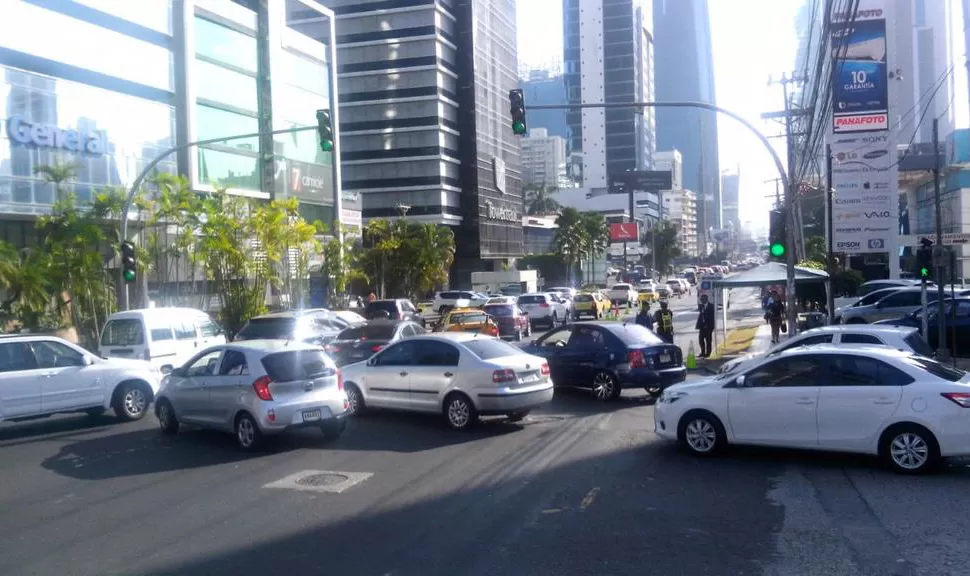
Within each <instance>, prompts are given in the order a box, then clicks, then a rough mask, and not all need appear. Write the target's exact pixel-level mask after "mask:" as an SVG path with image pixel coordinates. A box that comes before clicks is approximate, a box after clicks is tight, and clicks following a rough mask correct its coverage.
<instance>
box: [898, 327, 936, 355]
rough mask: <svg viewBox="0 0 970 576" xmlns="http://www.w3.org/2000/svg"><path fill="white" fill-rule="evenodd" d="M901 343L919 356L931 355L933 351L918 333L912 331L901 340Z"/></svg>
mask: <svg viewBox="0 0 970 576" xmlns="http://www.w3.org/2000/svg"><path fill="white" fill-rule="evenodd" d="M903 342H905V343H906V345H907V346H909V347H910V348H912V349H913V352H916V353H917V354H919V355H921V356H932V355H933V349H932V348H930V345H929V344H927V343H926V341H925V340H923V338H922V337H921V336H920V335H919V332H917V331H915V330H913V331H912V332H910V333H909V334H908V335H907V336H905V337H904V338H903Z"/></svg>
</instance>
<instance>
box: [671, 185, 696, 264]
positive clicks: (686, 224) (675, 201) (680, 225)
mask: <svg viewBox="0 0 970 576" xmlns="http://www.w3.org/2000/svg"><path fill="white" fill-rule="evenodd" d="M663 203H664V215H665V217H666V219H667V220H668V221H669V222H672V223H673V224H675V225H676V226H677V244H678V245H679V246H680V250H681V252H683V255H684V256H692V257H693V256H698V252H697V196H696V195H695V194H694V193H693V192H691V191H690V190H671V191H669V192H664V194H663Z"/></svg>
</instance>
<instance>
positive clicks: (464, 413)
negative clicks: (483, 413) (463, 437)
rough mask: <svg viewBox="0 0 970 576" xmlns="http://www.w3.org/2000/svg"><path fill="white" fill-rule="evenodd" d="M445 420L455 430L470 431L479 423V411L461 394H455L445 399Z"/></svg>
mask: <svg viewBox="0 0 970 576" xmlns="http://www.w3.org/2000/svg"><path fill="white" fill-rule="evenodd" d="M444 412H445V419H446V420H447V421H448V425H449V426H451V427H452V428H453V429H455V430H468V429H469V428H471V427H473V426H474V425H475V424H476V423H477V422H478V410H475V405H474V404H472V401H471V400H469V399H468V396H465V395H464V394H461V393H454V394H452V395H451V396H448V398H446V399H445V408H444Z"/></svg>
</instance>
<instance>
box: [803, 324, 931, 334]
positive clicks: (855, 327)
mask: <svg viewBox="0 0 970 576" xmlns="http://www.w3.org/2000/svg"><path fill="white" fill-rule="evenodd" d="M914 330H916V328H913V327H911V326H897V325H894V324H834V325H831V326H819V327H818V328H812V329H811V330H806V331H804V332H802V333H801V334H799V336H803V335H805V334H825V333H828V332H856V333H860V334H886V333H889V332H892V333H897V334H898V333H906V334H908V333H910V332H912V331H914Z"/></svg>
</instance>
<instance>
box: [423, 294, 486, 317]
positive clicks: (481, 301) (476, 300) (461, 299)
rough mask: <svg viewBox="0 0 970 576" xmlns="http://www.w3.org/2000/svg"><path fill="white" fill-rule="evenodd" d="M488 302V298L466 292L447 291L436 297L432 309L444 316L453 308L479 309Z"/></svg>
mask: <svg viewBox="0 0 970 576" xmlns="http://www.w3.org/2000/svg"><path fill="white" fill-rule="evenodd" d="M486 302H488V296H484V295H482V294H478V293H476V292H467V291H464V290H447V291H445V292H438V293H437V294H435V295H434V304H432V308H433V309H434V311H435V312H437V313H439V314H444V313H445V312H447V311H448V310H450V309H451V308H479V307H481V306H484V305H485V303H486Z"/></svg>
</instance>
